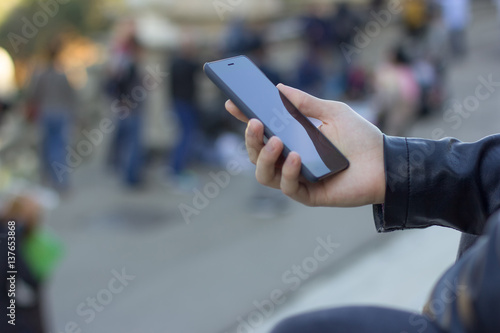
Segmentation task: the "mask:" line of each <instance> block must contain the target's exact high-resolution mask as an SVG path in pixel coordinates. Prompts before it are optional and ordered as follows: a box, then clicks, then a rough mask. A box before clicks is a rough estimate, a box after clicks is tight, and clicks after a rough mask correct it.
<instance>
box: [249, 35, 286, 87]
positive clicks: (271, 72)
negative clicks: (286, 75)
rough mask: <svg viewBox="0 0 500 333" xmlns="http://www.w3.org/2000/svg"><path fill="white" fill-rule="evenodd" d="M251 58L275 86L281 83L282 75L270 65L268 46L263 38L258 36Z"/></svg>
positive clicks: (252, 48)
mask: <svg viewBox="0 0 500 333" xmlns="http://www.w3.org/2000/svg"><path fill="white" fill-rule="evenodd" d="M249 57H250V59H252V61H253V62H254V63H255V64H256V65H257V67H259V68H260V70H261V71H262V72H263V73H264V74H265V75H266V76H267V78H268V79H269V80H270V81H271V82H272V83H274V84H278V83H280V82H281V77H280V74H279V73H278V71H277V70H275V69H274V68H273V67H272V66H271V65H270V64H269V54H268V44H267V43H266V41H265V40H264V38H263V36H256V37H255V39H254V42H253V43H252V47H251V49H250V52H249Z"/></svg>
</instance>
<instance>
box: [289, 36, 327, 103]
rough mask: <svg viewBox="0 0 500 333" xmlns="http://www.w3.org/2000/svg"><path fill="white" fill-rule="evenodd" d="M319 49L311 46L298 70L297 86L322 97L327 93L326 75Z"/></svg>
mask: <svg viewBox="0 0 500 333" xmlns="http://www.w3.org/2000/svg"><path fill="white" fill-rule="evenodd" d="M322 64H323V59H322V55H321V50H320V48H319V47H315V46H309V48H308V50H307V53H306V54H305V57H304V59H302V61H301V62H300V63H299V66H298V68H297V76H296V86H297V87H298V88H299V89H301V90H304V91H306V92H308V93H310V94H313V95H315V96H320V97H322V96H323V94H324V92H325V80H326V78H325V74H324V68H323V66H322Z"/></svg>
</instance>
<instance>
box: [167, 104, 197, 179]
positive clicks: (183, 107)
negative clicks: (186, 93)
mask: <svg viewBox="0 0 500 333" xmlns="http://www.w3.org/2000/svg"><path fill="white" fill-rule="evenodd" d="M174 111H175V114H176V115H177V118H178V120H179V124H180V126H181V128H182V134H181V136H180V139H179V141H178V143H177V146H176V147H175V149H174V154H173V159H172V169H173V171H174V174H176V175H179V174H181V173H182V172H183V171H184V169H185V168H186V165H187V164H188V161H189V158H190V157H191V156H192V155H193V151H194V146H195V144H196V135H197V127H198V119H197V116H196V110H195V107H194V105H193V104H192V103H191V102H187V101H182V100H178V99H177V100H174Z"/></svg>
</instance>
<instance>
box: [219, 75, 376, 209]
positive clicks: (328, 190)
mask: <svg viewBox="0 0 500 333" xmlns="http://www.w3.org/2000/svg"><path fill="white" fill-rule="evenodd" d="M278 89H279V90H280V91H281V92H282V93H283V94H284V95H285V96H286V97H287V98H288V99H289V100H290V102H291V103H292V104H293V105H295V107H297V109H299V110H300V112H302V113H303V114H304V115H305V116H307V117H312V118H316V119H319V120H321V121H322V122H323V124H322V125H321V126H320V127H319V129H320V131H321V132H322V133H323V134H324V135H325V136H326V137H327V138H328V139H329V140H330V141H331V142H332V143H333V144H334V145H335V146H336V147H337V148H338V149H339V150H340V151H341V152H342V153H343V154H344V155H345V156H346V157H347V159H348V160H349V162H350V166H349V168H348V169H346V170H344V171H342V172H340V173H338V174H336V175H334V176H332V177H328V178H327V179H325V180H323V181H320V182H318V183H310V182H308V181H307V180H305V179H304V178H303V177H302V176H300V168H301V161H300V156H299V155H298V154H297V153H296V152H291V153H290V154H289V155H288V157H287V159H286V160H285V162H284V164H283V165H282V166H281V165H278V164H277V162H278V159H279V157H280V156H281V152H282V150H283V143H282V142H281V141H280V139H279V138H278V137H272V138H270V140H269V141H268V142H267V144H264V126H263V125H262V123H261V122H260V121H259V120H257V119H251V120H250V121H249V120H248V118H247V117H245V115H243V113H241V111H240V110H238V108H237V107H236V106H235V105H234V104H233V103H232V102H231V101H227V103H226V109H227V110H228V111H229V112H230V113H231V114H232V115H233V116H235V117H236V118H238V119H239V120H241V121H244V122H248V126H247V130H246V133H245V139H246V147H247V151H248V155H249V157H250V160H251V161H252V163H254V164H256V166H257V169H256V172H255V174H256V177H257V180H258V181H259V182H260V183H261V184H263V185H266V186H269V187H273V188H276V189H281V191H282V192H283V193H284V194H286V195H287V196H289V197H291V198H292V199H294V200H296V201H298V202H301V203H303V204H305V205H308V206H338V207H353V206H362V205H367V204H379V203H383V202H384V197H385V170H384V148H383V136H382V133H381V132H380V130H379V129H378V128H377V127H375V126H374V125H372V124H371V123H369V122H368V121H366V120H365V119H363V118H362V117H361V116H359V115H358V114H357V113H356V112H354V111H353V110H352V109H351V108H350V107H349V106H347V105H346V104H343V103H339V102H333V101H326V100H322V99H318V98H315V97H313V96H311V95H309V94H306V93H305V92H302V91H300V90H297V89H294V88H291V87H288V86H285V85H282V84H280V85H278Z"/></svg>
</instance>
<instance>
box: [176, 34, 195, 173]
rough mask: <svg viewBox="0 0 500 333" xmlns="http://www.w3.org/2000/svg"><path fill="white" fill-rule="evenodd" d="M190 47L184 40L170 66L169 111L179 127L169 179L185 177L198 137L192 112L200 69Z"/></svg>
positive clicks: (192, 47) (187, 41)
mask: <svg viewBox="0 0 500 333" xmlns="http://www.w3.org/2000/svg"><path fill="white" fill-rule="evenodd" d="M194 52H195V49H194V45H193V44H192V42H191V41H189V40H187V38H186V40H184V41H183V42H182V45H181V47H180V49H179V50H178V52H177V54H175V55H174V57H173V60H172V62H171V65H170V92H171V96H172V102H173V109H174V113H175V115H176V117H177V120H178V122H179V125H180V135H179V138H178V141H177V145H176V147H175V148H174V151H173V155H172V158H171V168H172V173H173V175H172V176H173V177H175V178H177V179H178V180H180V179H182V177H183V176H185V171H186V168H187V166H188V164H189V162H190V161H191V160H192V159H193V155H194V152H195V147H196V138H197V135H198V134H199V132H198V126H199V115H198V111H197V109H196V97H197V85H196V75H197V73H198V71H199V68H200V66H199V65H198V63H197V62H196V61H195V60H194V54H195V53H194Z"/></svg>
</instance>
